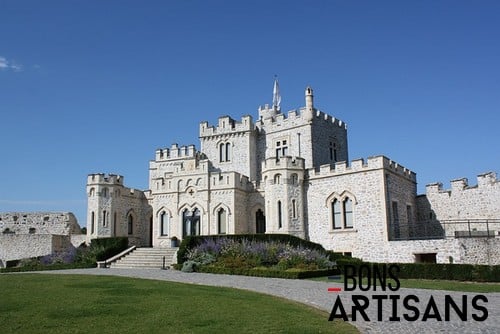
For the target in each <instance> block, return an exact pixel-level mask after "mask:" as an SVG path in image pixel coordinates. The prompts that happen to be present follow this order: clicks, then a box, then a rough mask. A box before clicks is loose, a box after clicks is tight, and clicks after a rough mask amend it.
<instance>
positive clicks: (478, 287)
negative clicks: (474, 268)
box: [311, 276, 500, 293]
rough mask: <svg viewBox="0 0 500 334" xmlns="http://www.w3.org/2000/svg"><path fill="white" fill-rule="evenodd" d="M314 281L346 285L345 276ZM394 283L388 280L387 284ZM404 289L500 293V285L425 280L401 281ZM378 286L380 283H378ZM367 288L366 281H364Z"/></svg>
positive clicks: (321, 278) (317, 278) (320, 278)
mask: <svg viewBox="0 0 500 334" xmlns="http://www.w3.org/2000/svg"><path fill="white" fill-rule="evenodd" d="M311 280H314V281H321V282H327V281H328V282H336V283H342V284H343V283H344V278H343V276H341V277H340V279H339V280H329V279H328V278H327V277H316V278H311ZM389 282H393V284H394V281H391V280H389V279H388V280H387V283H389ZM399 282H400V284H401V287H402V288H411V289H431V290H448V291H462V292H479V293H486V292H500V283H480V282H460V281H443V280H424V279H399ZM377 284H378V282H377ZM363 285H364V286H366V285H367V282H366V280H364V281H363ZM377 286H379V285H377Z"/></svg>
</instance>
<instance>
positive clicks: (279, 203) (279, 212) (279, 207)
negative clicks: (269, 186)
mask: <svg viewBox="0 0 500 334" xmlns="http://www.w3.org/2000/svg"><path fill="white" fill-rule="evenodd" d="M282 227H283V215H282V212H281V201H278V228H282Z"/></svg>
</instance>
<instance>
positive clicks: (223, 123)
mask: <svg viewBox="0 0 500 334" xmlns="http://www.w3.org/2000/svg"><path fill="white" fill-rule="evenodd" d="M253 129H254V123H253V119H252V116H250V115H246V116H243V117H242V118H241V122H237V121H235V120H234V119H232V118H231V117H229V116H222V117H219V120H218V124H217V126H216V127H214V126H210V125H209V124H208V122H207V121H204V122H201V123H200V138H203V137H211V136H217V135H226V134H231V133H237V132H248V131H252V130H253Z"/></svg>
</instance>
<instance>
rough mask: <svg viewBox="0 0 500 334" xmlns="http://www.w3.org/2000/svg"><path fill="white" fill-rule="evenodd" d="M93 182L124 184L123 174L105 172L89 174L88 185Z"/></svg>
mask: <svg viewBox="0 0 500 334" xmlns="http://www.w3.org/2000/svg"><path fill="white" fill-rule="evenodd" d="M92 184H108V185H123V176H121V175H116V174H104V173H95V174H89V175H88V176H87V185H92Z"/></svg>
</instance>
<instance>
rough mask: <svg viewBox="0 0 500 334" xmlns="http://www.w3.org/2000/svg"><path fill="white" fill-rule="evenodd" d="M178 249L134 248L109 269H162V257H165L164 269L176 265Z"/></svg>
mask: <svg viewBox="0 0 500 334" xmlns="http://www.w3.org/2000/svg"><path fill="white" fill-rule="evenodd" d="M177 249H178V248H136V249H135V250H134V251H132V252H131V253H129V254H127V255H125V256H124V257H122V258H120V259H119V260H117V261H116V262H113V263H111V265H110V268H148V269H149V268H156V269H161V268H163V257H165V268H168V267H170V266H171V265H172V264H173V263H177V258H175V256H176V255H177Z"/></svg>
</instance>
